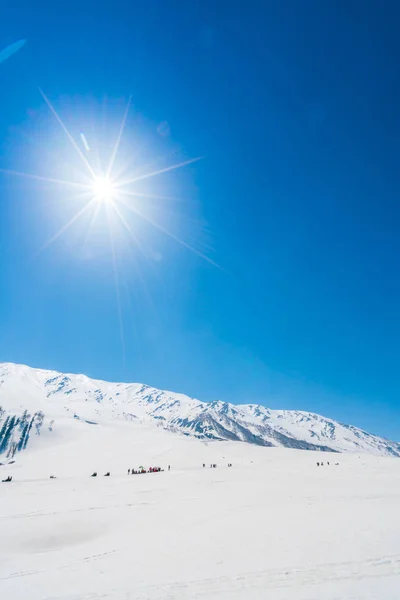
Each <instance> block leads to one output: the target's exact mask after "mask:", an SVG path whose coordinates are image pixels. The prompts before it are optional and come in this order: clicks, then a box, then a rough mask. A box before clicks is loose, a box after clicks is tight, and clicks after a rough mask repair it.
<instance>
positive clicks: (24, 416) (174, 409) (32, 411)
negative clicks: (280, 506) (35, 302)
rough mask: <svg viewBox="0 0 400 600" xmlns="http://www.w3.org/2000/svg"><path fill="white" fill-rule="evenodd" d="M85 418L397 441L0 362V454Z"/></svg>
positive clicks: (386, 445)
mask: <svg viewBox="0 0 400 600" xmlns="http://www.w3.org/2000/svg"><path fill="white" fill-rule="evenodd" d="M1 409H2V410H1ZM7 419H8V420H7ZM11 419H12V421H11V422H10V420H11ZM6 421H7V422H6ZM85 421H86V422H89V423H91V424H92V425H93V426H96V425H97V426H99V427H107V426H109V425H111V424H112V423H115V422H116V421H118V422H130V423H132V422H134V421H139V422H141V423H158V425H159V426H160V427H162V428H163V429H166V430H169V431H174V432H177V433H181V434H185V435H187V436H192V437H196V438H198V439H203V440H212V439H214V440H238V441H245V442H250V443H253V444H258V445H263V446H278V447H289V448H298V449H312V450H334V451H337V452H357V453H359V452H368V453H371V454H375V455H377V456H400V443H398V442H391V441H389V440H386V439H384V438H382V437H380V436H377V435H372V434H370V433H367V432H366V431H363V430H361V429H359V428H357V427H353V426H351V425H343V424H341V423H338V422H336V421H334V420H332V419H329V418H326V417H322V416H320V415H316V414H313V413H309V412H304V411H295V410H270V409H268V408H265V407H263V406H258V405H255V404H248V405H240V406H237V405H233V404H229V403H228V402H218V401H215V402H211V403H207V402H202V401H200V400H196V399H193V398H189V397H188V396H185V395H183V394H177V393H174V392H167V391H162V390H157V389H156V388H152V387H150V386H147V385H143V384H140V383H132V384H125V383H109V382H105V381H98V380H94V379H90V378H88V377H86V376H85V375H71V374H64V373H57V372H54V371H45V370H41V369H32V368H30V367H26V366H23V365H15V364H12V363H0V460H1V456H2V455H3V454H6V455H8V456H11V457H12V456H13V454H14V453H15V452H19V451H20V450H23V449H25V448H26V447H27V446H29V447H30V446H31V445H32V444H35V443H36V441H35V439H34V438H35V436H36V437H37V436H38V435H39V434H40V435H41V436H43V435H44V436H46V435H47V434H48V433H49V432H50V433H51V435H50V437H51V438H52V439H53V443H54V444H56V443H58V438H60V437H61V438H63V437H64V436H67V437H68V436H70V437H71V438H74V437H75V436H77V435H78V436H79V435H80V431H81V430H82V428H81V424H82V423H83V422H85ZM68 429H69V431H68ZM46 432H47V433H46Z"/></svg>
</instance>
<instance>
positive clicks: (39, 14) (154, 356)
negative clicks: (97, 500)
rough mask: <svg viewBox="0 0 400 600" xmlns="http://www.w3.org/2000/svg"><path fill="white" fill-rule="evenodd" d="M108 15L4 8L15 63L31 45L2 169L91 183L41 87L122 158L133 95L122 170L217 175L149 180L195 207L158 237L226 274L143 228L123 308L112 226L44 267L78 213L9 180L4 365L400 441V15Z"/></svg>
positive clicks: (93, 9)
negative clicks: (264, 410) (128, 163)
mask: <svg viewBox="0 0 400 600" xmlns="http://www.w3.org/2000/svg"><path fill="white" fill-rule="evenodd" d="M100 4H101V3H98V2H95V1H93V2H91V1H88V0H80V1H79V2H77V1H75V0H72V1H71V2H68V3H63V4H62V5H61V4H60V3H54V2H43V1H42V2H39V3H32V2H28V1H26V0H25V1H21V2H18V5H17V4H16V3H14V2H11V1H8V2H7V1H6V2H3V3H2V5H1V8H0V47H1V48H3V47H6V46H7V45H8V44H12V43H14V42H16V41H18V40H20V39H26V40H27V44H26V45H25V46H24V47H23V48H22V49H21V50H20V51H19V52H18V53H16V54H15V55H13V56H11V57H10V58H8V59H7V60H6V61H4V62H3V63H1V64H0V102H1V107H2V110H1V113H0V144H1V148H0V168H3V169H14V170H24V171H29V172H34V173H40V174H42V175H47V176H50V177H51V176H55V175H58V174H59V172H60V169H63V170H64V172H65V170H67V169H68V168H69V167H68V164H69V162H68V160H69V159H66V156H67V154H68V152H70V154H71V165H72V166H71V169H72V168H75V166H76V156H73V149H70V150H68V140H66V139H65V136H64V137H63V133H62V131H61V129H60V128H59V127H58V124H57V123H56V122H55V120H54V119H52V116H51V114H50V111H49V110H48V108H47V106H46V104H45V102H44V100H43V98H42V97H41V95H40V93H39V91H38V88H39V87H40V88H41V89H43V90H44V91H45V93H46V94H47V95H48V96H49V98H51V101H52V102H53V103H54V106H55V108H56V109H57V110H58V111H59V113H60V115H61V116H62V118H63V119H64V120H65V122H66V123H67V124H68V126H71V127H72V129H73V130H74V132H75V131H79V128H83V130H85V131H86V132H89V134H88V137H89V138H90V139H93V136H92V137H91V135H92V131H94V130H96V131H97V132H98V135H99V140H100V141H99V144H100V146H101V149H102V151H104V152H105V151H106V150H108V145H109V143H108V140H109V137H108V134H109V131H111V130H112V131H116V128H117V127H118V125H119V122H120V120H121V117H122V114H123V110H124V102H126V101H127V99H128V97H129V96H130V95H132V105H133V106H132V110H131V113H130V117H129V119H128V123H127V127H126V132H125V138H124V142H123V144H122V145H121V153H122V155H126V154H127V153H128V152H131V151H133V154H135V153H136V154H135V156H136V159H135V160H137V161H138V162H139V163H140V164H141V165H142V166H143V165H144V164H147V162H151V161H152V160H153V159H155V158H157V157H158V156H159V155H160V153H161V156H164V162H162V163H160V164H162V165H168V164H173V162H174V161H175V162H176V161H177V160H183V159H185V158H190V157H197V156H204V158H203V159H202V160H201V161H199V162H197V163H194V164H192V165H189V166H188V167H185V168H183V169H181V170H176V171H174V172H172V173H167V174H165V175H161V176H159V177H154V178H153V179H151V180H148V182H147V185H148V187H147V188H146V189H147V191H149V190H150V191H153V193H156V194H161V193H163V192H165V191H167V194H166V195H173V196H174V197H175V196H176V197H177V198H179V200H171V201H165V202H164V203H161V202H158V201H154V202H151V211H152V213H151V214H152V218H153V219H154V220H157V221H158V222H159V223H161V224H162V226H163V227H164V228H168V230H169V231H173V232H174V235H179V237H180V238H181V239H183V240H185V241H186V242H188V243H191V244H194V245H195V247H196V248H202V249H205V248H207V250H205V252H206V254H207V256H208V257H209V258H211V259H212V260H213V261H215V262H216V263H218V264H219V265H220V266H221V267H223V268H222V269H219V268H216V267H214V266H213V265H212V264H210V263H209V262H207V261H205V260H203V259H202V258H200V257H199V256H198V255H196V254H194V253H193V252H190V251H189V250H187V249H185V248H184V247H183V246H182V245H180V244H178V243H176V242H175V241H174V240H173V239H171V238H170V237H168V236H167V235H165V234H164V233H163V232H162V231H160V230H157V229H155V228H153V227H150V226H149V225H148V224H146V222H140V223H139V221H140V219H137V218H133V219H132V220H131V221H130V223H131V225H132V227H133V228H134V229H135V231H136V232H137V233H138V235H139V236H140V238H141V240H142V241H143V245H144V247H145V254H146V256H143V255H142V253H141V252H140V250H139V249H138V248H137V247H136V246H135V245H134V244H128V243H125V241H124V240H123V239H122V238H123V236H120V237H118V240H117V249H116V262H117V278H118V289H119V292H118V296H117V294H116V280H115V275H114V271H113V261H112V258H111V254H110V251H109V250H110V247H109V239H108V237H107V232H106V227H105V223H104V222H103V223H102V222H101V219H100V222H99V225H98V227H97V228H95V233H94V239H92V238H91V240H90V242H89V243H88V244H87V245H86V246H85V247H84V249H83V240H84V237H85V231H84V228H85V223H86V222H85V221H83V222H82V223H79V222H77V223H76V224H74V226H73V227H71V228H70V229H68V231H67V232H65V235H63V236H60V237H59V238H58V239H57V240H55V241H54V243H52V244H51V246H49V247H48V248H46V249H45V250H44V251H43V252H40V253H39V254H38V253H37V251H38V249H39V248H40V247H41V246H42V245H43V244H44V243H45V242H46V241H47V240H48V239H49V238H50V237H51V236H52V235H53V234H54V233H55V232H56V231H57V230H58V229H59V228H60V227H62V225H63V224H65V223H66V222H67V220H68V219H69V218H71V216H72V214H73V210H75V209H76V207H77V204H76V203H75V202H69V200H68V198H67V197H66V194H65V190H58V188H57V187H55V186H47V185H44V184H42V183H39V182H35V181H31V180H27V179H18V178H13V177H10V176H9V175H6V174H1V173H0V190H1V195H0V258H1V260H0V360H2V361H13V362H21V363H25V364H29V365H31V366H35V367H42V368H49V369H58V370H61V371H70V372H84V373H86V374H88V375H89V376H92V377H97V378H103V379H110V380H127V381H141V382H145V383H148V384H151V385H154V386H156V387H161V388H166V389H171V390H174V391H181V392H185V393H187V394H189V395H193V396H197V397H199V398H201V399H204V400H212V399H215V398H218V399H222V400H228V401H232V402H260V403H263V404H266V405H268V406H270V407H273V408H275V407H276V408H278V407H282V408H299V409H304V410H311V411H315V412H319V413H321V414H324V415H326V416H331V417H333V418H336V419H339V420H341V421H344V422H351V423H354V424H356V425H359V426H361V427H364V428H366V429H369V430H372V431H375V432H377V433H381V434H383V435H386V436H388V437H392V438H395V439H399V438H400V404H399V397H400V381H399V377H398V366H399V358H400V354H399V350H400V348H399V339H400V318H399V301H400V280H399V266H400V265H399V262H400V241H399V235H398V233H399V225H400V210H399V188H400V178H399V168H398V165H399V159H400V150H399V148H400V146H399V139H400V135H399V134H400V131H399V129H400V120H399V100H400V78H399V72H398V62H399V58H400V41H399V38H398V32H397V27H396V23H397V22H398V17H399V15H398V10H399V9H398V7H397V6H396V3H394V2H387V3H384V7H385V8H384V10H383V9H382V7H381V6H378V4H376V3H366V2H361V1H360V2H355V1H351V0H348V1H346V2H341V1H336V2H329V1H328V2H320V1H308V0H307V1H306V2H304V3H303V2H302V3H300V2H297V1H291V0H287V1H286V2H275V1H274V2H264V1H260V2H258V1H254V0H250V1H249V2H246V3H243V2H239V1H237V2H235V1H233V2H232V1H230V2H225V1H224V0H221V1H219V2H214V1H209V0H201V1H195V0H193V1H192V2H184V1H183V0H175V1H167V0H163V1H161V0H160V1H156V0H149V2H140V3H139V2H122V1H121V0H115V1H114V2H112V3H104V6H100ZM104 115H106V117H104ZM105 118H106V126H105V125H104V122H105V121H104V119H105ZM165 123H168V127H167V126H166V125H165ZM160 124H161V127H160ZM166 134H168V135H166ZM110 147H111V146H110ZM137 148H146V150H143V153H142V154H140V153H138V152H136V151H137ZM157 164H158V163H157ZM60 165H61V166H60ZM66 176H69V175H68V174H67V175H66ZM71 176H72V175H71ZM103 221H104V219H103ZM209 247H210V249H208V248H209ZM118 299H119V307H120V309H118V302H117V300H118ZM121 329H122V333H123V340H122V339H121Z"/></svg>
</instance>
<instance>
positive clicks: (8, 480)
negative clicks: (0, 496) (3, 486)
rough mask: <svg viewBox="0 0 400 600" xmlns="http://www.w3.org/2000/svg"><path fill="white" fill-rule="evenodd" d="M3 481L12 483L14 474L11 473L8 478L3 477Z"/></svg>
mask: <svg viewBox="0 0 400 600" xmlns="http://www.w3.org/2000/svg"><path fill="white" fill-rule="evenodd" d="M1 481H2V483H10V482H11V481H12V476H11V475H9V476H8V477H7V478H6V479H2V480H1Z"/></svg>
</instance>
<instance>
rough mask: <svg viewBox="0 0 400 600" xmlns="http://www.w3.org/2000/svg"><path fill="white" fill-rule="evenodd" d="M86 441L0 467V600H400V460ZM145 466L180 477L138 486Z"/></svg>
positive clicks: (149, 438) (169, 438)
mask: <svg viewBox="0 0 400 600" xmlns="http://www.w3.org/2000/svg"><path fill="white" fill-rule="evenodd" d="M76 432H77V433H76V436H75V437H74V439H71V437H69V438H68V439H61V438H57V439H58V441H57V444H53V443H52V445H51V452H48V451H47V449H46V448H45V447H43V446H42V445H36V446H35V445H33V447H32V451H29V452H23V453H21V454H20V455H19V458H18V461H17V462H16V463H14V464H12V465H10V466H8V465H7V466H2V467H0V473H1V474H2V475H3V474H4V476H7V475H12V476H13V481H12V483H11V484H6V483H4V484H2V483H0V525H1V544H0V590H1V597H2V598H7V599H8V598H10V599H12V600H24V599H26V598H29V600H95V599H99V598H102V599H104V600H166V599H171V600H175V599H177V600H178V599H179V600H195V599H196V600H264V599H265V598H266V599H269V598H271V599H274V600H339V599H340V600H356V599H357V600H382V599H384V600H398V598H399V589H400V520H399V518H398V506H399V503H400V483H399V482H400V478H399V472H400V461H398V460H396V459H394V458H390V457H375V456H370V455H364V456H361V458H360V455H357V454H354V453H347V454H343V455H330V456H329V455H328V454H326V453H320V452H304V451H300V450H289V449H284V448H265V447H261V446H257V445H252V444H239V443H237V442H217V441H202V440H198V439H196V438H194V437H188V436H182V435H181V436H179V435H176V434H174V433H171V432H168V431H166V430H164V429H162V428H159V427H156V426H154V424H152V423H151V422H149V423H142V424H141V423H139V422H136V421H134V422H132V423H129V422H123V421H116V422H114V423H113V424H112V425H110V426H108V425H104V426H102V427H101V426H98V427H95V426H91V425H90V424H88V423H84V422H79V421H77V422H76ZM83 449H84V452H83ZM327 459H329V460H331V461H332V460H333V461H337V460H338V459H339V462H340V464H339V465H338V466H335V464H334V462H331V463H330V466H327V465H326V464H325V465H324V467H317V466H316V461H321V460H323V461H324V463H326V460H327ZM139 461H141V462H143V463H144V464H145V465H151V464H160V465H161V466H166V465H167V464H171V466H172V469H171V471H170V472H168V471H166V472H163V473H157V474H146V475H138V476H129V475H128V474H127V467H131V466H133V465H138V463H139ZM202 462H205V463H206V464H207V465H209V464H210V463H211V462H215V463H217V464H218V467H217V468H216V469H210V468H205V469H204V468H203V467H202ZM228 462H232V463H233V467H232V468H228V467H227V463H228ZM139 464H140V463H139ZM94 469H96V470H98V471H99V475H101V474H102V473H104V472H105V471H106V470H107V471H108V470H110V471H111V477H107V478H106V477H100V476H99V477H97V478H96V479H93V478H90V477H89V474H90V473H91V472H92V470H94ZM50 473H54V474H55V475H56V476H57V479H53V480H50V479H49V474H50Z"/></svg>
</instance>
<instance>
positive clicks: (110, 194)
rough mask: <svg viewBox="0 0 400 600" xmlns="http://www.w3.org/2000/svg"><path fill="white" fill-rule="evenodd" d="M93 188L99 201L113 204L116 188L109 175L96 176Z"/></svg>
mask: <svg viewBox="0 0 400 600" xmlns="http://www.w3.org/2000/svg"><path fill="white" fill-rule="evenodd" d="M91 188H92V192H93V196H94V199H95V200H96V201H97V202H101V203H104V204H111V203H112V201H113V200H114V197H115V191H116V190H115V186H114V184H113V182H112V180H111V179H110V178H109V177H107V176H105V175H101V176H100V177H95V178H94V179H93V182H92V184H91Z"/></svg>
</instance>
